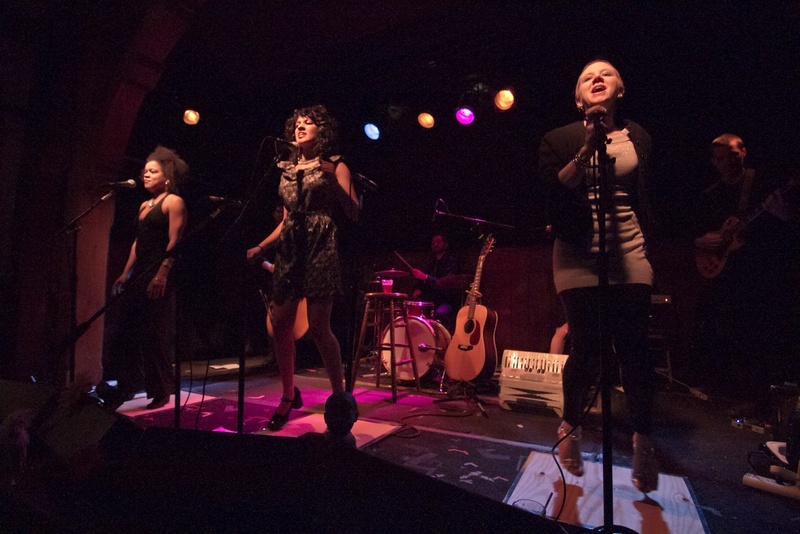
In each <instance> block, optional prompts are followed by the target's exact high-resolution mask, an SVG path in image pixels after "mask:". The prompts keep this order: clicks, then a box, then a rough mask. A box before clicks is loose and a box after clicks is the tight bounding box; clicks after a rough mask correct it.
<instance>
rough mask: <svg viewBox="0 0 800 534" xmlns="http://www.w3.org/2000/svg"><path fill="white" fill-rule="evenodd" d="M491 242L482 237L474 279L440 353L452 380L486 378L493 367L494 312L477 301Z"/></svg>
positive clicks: (495, 355)
mask: <svg viewBox="0 0 800 534" xmlns="http://www.w3.org/2000/svg"><path fill="white" fill-rule="evenodd" d="M492 245H494V238H493V237H492V236H491V235H490V236H488V237H487V238H486V240H485V241H484V243H483V248H482V249H481V253H480V256H479V257H478V267H477V269H476V270H475V279H474V281H473V282H472V285H471V286H470V289H469V291H468V293H467V304H466V305H465V306H463V307H462V308H461V309H460V310H459V311H458V315H457V316H456V328H455V333H454V334H453V337H452V339H451V340H450V344H449V345H448V346H447V351H446V352H445V356H444V368H445V372H446V373H447V375H448V376H449V377H450V378H452V379H454V380H464V381H467V382H469V381H471V380H475V379H478V380H488V379H489V378H491V377H492V376H493V375H494V371H495V368H496V367H497V347H496V345H495V342H494V333H495V329H496V328H497V312H495V311H493V310H490V309H488V308H487V307H486V306H483V305H481V304H478V302H477V301H478V298H479V296H480V292H479V291H478V289H479V288H480V284H481V273H482V272H483V262H484V260H485V259H486V255H487V254H489V251H491V249H492Z"/></svg>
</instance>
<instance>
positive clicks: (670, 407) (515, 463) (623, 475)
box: [120, 361, 800, 533]
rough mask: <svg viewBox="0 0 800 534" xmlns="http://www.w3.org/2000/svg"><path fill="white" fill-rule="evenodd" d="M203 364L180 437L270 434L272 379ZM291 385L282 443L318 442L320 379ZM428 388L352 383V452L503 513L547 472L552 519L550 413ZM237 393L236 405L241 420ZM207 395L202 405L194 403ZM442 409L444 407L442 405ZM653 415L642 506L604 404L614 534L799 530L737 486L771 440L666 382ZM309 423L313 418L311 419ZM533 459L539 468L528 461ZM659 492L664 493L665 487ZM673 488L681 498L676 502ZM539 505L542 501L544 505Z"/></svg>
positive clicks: (621, 416)
mask: <svg viewBox="0 0 800 534" xmlns="http://www.w3.org/2000/svg"><path fill="white" fill-rule="evenodd" d="M211 363H212V365H213V366H214V368H213V369H212V373H211V375H212V376H211V377H210V378H209V379H208V380H207V381H206V382H205V383H204V384H200V383H198V382H197V380H198V379H197V377H198V376H204V375H205V371H204V369H203V368H204V367H205V362H203V363H202V364H201V363H200V362H197V363H195V364H194V365H193V366H192V375H193V376H194V379H193V381H192V382H193V383H192V384H190V381H189V380H188V376H189V374H188V372H184V380H183V388H184V389H185V390H186V391H189V390H190V389H191V392H192V396H191V399H192V400H191V402H189V403H187V404H186V405H185V406H184V408H183V412H182V415H181V423H180V424H181V427H182V428H192V429H199V430H209V431H222V432H236V431H237V428H238V425H239V424H240V423H241V424H242V426H243V433H245V434H259V433H262V434H269V433H268V432H264V431H263V430H262V429H263V427H264V426H265V424H266V422H267V421H268V420H269V417H270V415H271V413H272V410H273V409H274V407H275V406H276V404H277V402H278V399H279V397H280V384H279V381H278V378H277V376H276V374H275V373H274V369H270V368H269V367H268V366H266V365H264V366H261V365H255V366H250V365H249V367H248V369H247V372H246V373H245V374H246V378H245V380H244V390H243V391H241V392H240V390H239V380H238V370H237V365H236V363H235V361H227V362H211ZM362 374H363V373H362ZM296 384H297V386H298V387H299V388H300V390H301V391H302V395H303V400H304V406H303V408H302V409H300V410H295V411H293V412H292V417H291V420H290V423H289V424H288V425H287V427H286V429H285V430H284V433H286V432H287V430H288V431H289V434H291V433H295V434H296V433H297V432H298V429H301V430H302V429H305V430H318V428H317V427H319V426H320V425H319V423H320V421H319V420H320V419H321V417H319V415H320V414H322V413H324V403H325V400H326V399H327V396H328V394H329V389H328V388H329V384H328V381H327V378H326V377H325V375H324V372H323V371H322V370H320V369H315V368H309V369H299V370H298V373H297V377H296ZM424 386H425V387H423V389H422V391H420V392H417V391H415V390H414V389H413V388H408V387H401V388H400V391H399V396H398V400H397V402H396V403H392V402H391V392H390V388H389V387H388V377H386V378H385V379H384V380H383V381H382V387H381V388H379V389H376V388H375V383H374V375H373V376H371V377H370V376H364V377H360V378H359V380H358V381H357V382H356V385H355V389H354V395H355V396H356V399H357V401H358V405H359V411H360V418H361V420H362V423H364V424H368V425H369V426H370V429H369V431H366V430H365V433H364V435H363V436H362V438H363V439H361V440H360V441H359V448H360V449H361V450H362V451H364V452H366V453H368V454H371V455H374V456H377V457H380V458H382V459H385V460H387V461H390V462H392V463H395V464H397V465H400V466H403V467H405V468H408V469H411V470H415V471H417V472H420V473H424V474H426V475H428V476H430V477H432V478H435V479H438V480H442V481H444V482H447V483H449V484H452V485H454V486H457V487H460V488H463V489H465V490H467V491H470V492H474V493H477V494H480V495H484V496H486V497H489V498H491V499H495V500H498V501H501V502H508V503H509V504H512V502H511V501H516V500H519V498H520V493H519V492H520V491H522V489H524V487H525V485H526V484H529V476H530V473H528V478H525V477H524V476H523V475H524V474H525V472H526V467H527V466H530V465H532V464H536V465H539V466H540V467H541V469H539V471H540V472H541V473H544V472H545V471H547V472H548V474H549V475H552V476H551V477H550V478H552V479H553V482H552V487H551V489H552V493H553V494H554V497H553V502H551V503H550V505H549V506H548V507H547V510H546V514H547V516H548V517H550V518H553V517H555V516H556V515H557V512H558V509H557V508H555V507H554V503H555V502H556V501H557V500H558V498H559V497H558V495H557V494H558V483H557V480H556V479H557V478H558V473H557V469H555V468H554V467H555V466H554V464H553V462H552V459H551V458H550V455H549V452H550V449H551V447H552V446H553V443H554V436H555V434H556V428H557V426H558V424H559V422H560V419H559V418H558V417H557V416H556V415H555V413H553V412H552V411H550V410H546V409H543V410H536V411H528V412H519V411H508V410H503V409H501V407H500V403H499V399H498V397H497V387H496V384H495V383H493V382H490V383H488V384H484V385H482V386H481V387H479V389H478V394H477V397H476V398H477V399H479V400H480V406H479V404H478V402H476V398H466V397H463V396H459V395H452V393H453V390H452V388H451V396H447V395H446V394H444V393H441V392H439V391H438V389H439V387H438V383H434V382H430V381H429V382H427V383H425V384H424ZM240 393H241V394H242V395H243V398H244V412H243V414H242V416H241V420H240V416H239V410H238V405H239V402H238V401H239V395H240ZM203 394H204V395H205V398H200V397H202V395H203ZM442 400H446V402H440V401H442ZM657 406H658V408H657V414H656V428H657V430H656V432H655V435H654V438H655V440H656V443H657V447H658V458H659V461H660V464H661V472H662V474H663V475H667V478H665V477H662V482H664V483H663V484H662V488H661V489H660V491H659V492H657V493H655V494H652V495H651V496H650V497H651V498H645V496H644V495H642V494H641V493H638V492H636V491H635V490H633V488H632V486H631V485H630V479H629V476H630V474H629V473H630V466H631V452H632V451H631V443H630V429H629V428H628V425H627V422H626V412H625V406H624V396H623V395H622V394H621V393H619V392H615V393H614V396H613V398H612V407H613V409H612V421H613V423H614V426H615V432H614V439H613V447H614V448H613V451H614V458H613V464H614V466H615V478H614V488H615V490H614V493H615V495H617V496H618V497H619V499H620V500H619V502H617V500H616V499H615V524H618V525H619V524H622V525H626V526H630V527H631V528H634V529H635V530H637V531H640V532H647V533H651V532H652V533H661V532H703V531H704V530H705V531H707V532H726V533H727V532H767V531H776V532H778V531H782V532H787V531H791V530H795V529H797V528H798V527H797V525H798V521H800V512H798V508H797V502H796V501H795V500H794V499H791V498H787V497H782V496H778V495H774V494H772V493H768V492H764V491H759V490H755V489H752V488H749V487H746V486H744V485H743V483H742V476H743V475H744V474H745V473H748V472H752V470H751V468H750V466H749V465H748V453H750V452H751V451H757V450H759V448H760V447H761V445H762V444H763V443H765V442H766V441H768V440H769V439H771V438H770V436H769V435H763V434H759V433H756V432H754V431H752V430H749V429H747V428H736V427H734V426H732V424H731V421H732V418H733V417H734V416H735V412H734V411H733V410H734V409H733V408H732V407H731V406H730V405H728V404H726V403H725V402H724V401H721V400H716V399H712V400H709V401H705V400H701V399H698V398H696V397H693V396H691V395H689V393H688V392H687V391H686V390H685V389H683V388H681V387H679V386H677V385H673V386H671V387H669V384H668V382H667V381H666V380H665V379H664V380H662V381H661V382H660V389H659V391H658V393H657ZM128 408H129V407H128V406H125V405H124V406H123V407H121V408H120V412H121V413H126V411H128ZM172 408H173V407H172V405H169V406H167V407H165V408H163V409H161V410H157V411H152V412H146V413H142V412H140V411H137V412H136V413H131V414H130V415H132V416H134V420H135V421H136V422H137V424H139V425H142V426H173V425H174V411H173V409H172ZM314 415H317V417H312V416H314ZM315 425H316V426H315ZM292 428H294V430H292ZM364 428H366V427H364ZM357 430H359V429H357ZM601 441H602V432H601V418H600V416H599V415H592V416H590V420H589V421H588V422H587V427H586V429H585V430H584V436H583V452H584V458H585V460H586V461H588V462H599V463H601V462H602V454H601V449H602V444H601ZM531 453H536V454H535V455H532V454H531ZM534 456H535V458H536V462H533V461H532V460H531V458H533V457H534ZM599 465H600V464H598V466H599ZM547 466H549V467H547ZM545 467H547V469H545ZM594 471H596V470H592V471H591V472H592V473H594ZM598 476H599V475H598ZM589 478H592V477H588V476H587V477H584V480H583V481H581V480H580V479H575V478H574V477H571V476H570V475H567V484H568V489H567V492H566V495H568V496H569V495H570V491H577V490H579V489H580V488H581V487H588V486H587V485H589V484H594V489H593V490H592V492H593V494H594V498H595V501H596V500H597V492H598V488H597V486H598V484H601V479H599V480H600V482H598V479H597V477H594V478H593V482H591V481H589ZM667 481H669V482H670V484H666V482H667ZM678 486H680V491H677V490H675V488H677V487H678ZM521 488H522V489H521ZM670 488H672V489H670ZM665 490H666V491H665ZM537 491H541V488H540V489H539V490H537ZM515 492H516V493H515ZM562 494H563V492H562ZM601 494H602V492H601ZM537 497H538V498H540V499H544V496H537ZM676 499H677V501H676ZM623 501H625V502H626V503H628V504H624V503H623ZM676 502H677V503H678V504H677V505H675V503H676ZM600 503H601V504H602V501H600ZM572 504H573V507H572V508H571V509H569V508H568V509H566V510H565V511H564V512H562V514H561V516H560V520H562V521H565V522H568V523H572V524H579V525H582V526H584V527H587V526H588V527H592V526H596V525H594V524H593V523H595V522H597V521H598V517H600V518H602V514H600V515H599V516H598V511H597V506H598V503H597V502H594V504H592V505H591V506H592V507H594V510H593V512H592V513H591V514H589V513H588V512H587V513H581V510H580V509H578V506H579V505H580V503H579V502H577V501H576V502H573V503H572ZM587 506H588V505H587ZM675 506H680V507H682V508H681V509H682V510H683V512H682V513H681V514H678V517H677V519H675V518H674V517H672V519H671V516H674V515H675V514H674V513H673V512H674V511H675ZM587 510H588V508H587ZM689 516H691V517H689ZM675 521H677V522H675ZM687 529H688V530H687Z"/></svg>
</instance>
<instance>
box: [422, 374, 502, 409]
mask: <svg viewBox="0 0 800 534" xmlns="http://www.w3.org/2000/svg"><path fill="white" fill-rule="evenodd" d="M442 379H444V373H443V374H442ZM440 389H441V387H440ZM477 389H478V387H477V386H476V385H475V384H473V383H472V382H467V381H466V380H459V381H458V382H454V383H453V384H451V385H450V386H449V387H448V388H447V391H446V392H445V395H446V396H447V397H446V398H443V399H434V401H433V403H434V404H439V403H441V402H451V401H457V400H463V401H470V400H473V401H475V404H477V405H478V409H479V410H480V411H481V414H483V416H484V417H486V418H487V419H488V417H489V414H488V413H487V412H486V409H485V408H484V407H483V401H482V400H481V399H480V398H479V397H478V394H477Z"/></svg>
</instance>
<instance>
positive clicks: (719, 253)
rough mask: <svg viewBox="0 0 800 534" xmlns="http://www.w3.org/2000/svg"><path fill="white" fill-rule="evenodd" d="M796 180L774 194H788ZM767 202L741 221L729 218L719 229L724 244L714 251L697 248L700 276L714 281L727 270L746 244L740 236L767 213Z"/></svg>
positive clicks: (733, 217) (695, 257) (697, 263)
mask: <svg viewBox="0 0 800 534" xmlns="http://www.w3.org/2000/svg"><path fill="white" fill-rule="evenodd" d="M794 185H795V182H794V180H789V182H788V183H787V184H786V185H785V186H784V187H782V188H778V189H776V190H775V191H774V192H773V194H774V193H781V194H783V193H786V192H787V191H788V190H789V189H791V188H792V187H794ZM766 209H767V208H766V201H765V202H762V203H761V204H759V205H758V206H756V207H754V208H753V209H752V210H750V211H749V212H748V213H747V214H745V215H744V216H743V217H742V218H741V219H740V218H738V217H736V216H730V217H728V218H727V219H726V220H725V222H724V223H723V224H722V227H721V228H720V229H719V234H720V236H721V237H722V243H721V244H720V246H719V247H717V248H716V249H714V250H710V249H705V248H700V247H695V252H694V261H695V265H697V271H698V272H699V273H700V276H702V277H703V278H706V279H708V280H711V279H714V278H716V277H717V276H719V274H720V273H721V272H722V270H723V269H725V264H726V262H727V261H728V257H729V256H730V254H731V253H732V252H735V251H736V250H738V249H739V248H741V246H742V245H743V244H744V241H743V240H741V239H740V238H739V234H740V233H741V232H742V230H744V229H745V228H747V227H748V226H749V225H750V224H751V223H752V222H753V221H755V220H756V219H757V218H758V217H759V216H760V215H761V214H762V213H764V211H766Z"/></svg>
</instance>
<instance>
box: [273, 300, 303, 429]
mask: <svg viewBox="0 0 800 534" xmlns="http://www.w3.org/2000/svg"><path fill="white" fill-rule="evenodd" d="M297 304H298V301H297V300H296V299H289V300H287V301H286V302H284V303H283V304H281V305H277V304H275V303H274V302H271V303H270V305H269V314H270V321H271V322H272V329H273V332H274V334H275V360H276V361H277V362H278V372H279V373H280V376H281V385H282V386H283V397H282V398H283V399H290V400H292V399H294V362H295V344H294V343H295V340H294V334H293V332H292V327H293V326H294V320H295V317H296V315H297ZM291 405H292V403H291V402H284V401H281V403H280V405H279V406H278V409H277V410H276V412H277V413H279V414H286V413H288V412H289V409H290V408H291Z"/></svg>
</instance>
